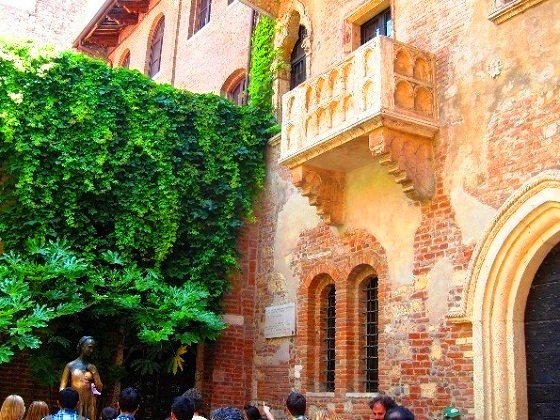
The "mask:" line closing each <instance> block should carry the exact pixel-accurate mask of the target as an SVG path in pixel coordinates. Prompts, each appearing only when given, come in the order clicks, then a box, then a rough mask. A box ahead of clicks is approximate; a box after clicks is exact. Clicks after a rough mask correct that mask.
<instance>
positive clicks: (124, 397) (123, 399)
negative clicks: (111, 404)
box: [119, 387, 142, 413]
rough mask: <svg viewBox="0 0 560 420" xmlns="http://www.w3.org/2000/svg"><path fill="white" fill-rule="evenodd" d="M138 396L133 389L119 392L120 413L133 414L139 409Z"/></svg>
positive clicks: (139, 399)
mask: <svg viewBox="0 0 560 420" xmlns="http://www.w3.org/2000/svg"><path fill="white" fill-rule="evenodd" d="M141 401H142V399H141V398H140V394H139V393H138V391H136V390H135V389H134V388H131V387H128V388H125V389H123V390H122V391H121V395H120V396H119V408H120V410H121V413H135V412H136V410H138V407H140V402H141Z"/></svg>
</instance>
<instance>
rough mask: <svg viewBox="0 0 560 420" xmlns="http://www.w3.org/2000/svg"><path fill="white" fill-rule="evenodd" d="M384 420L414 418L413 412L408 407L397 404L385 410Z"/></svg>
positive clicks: (411, 419) (410, 419)
mask: <svg viewBox="0 0 560 420" xmlns="http://www.w3.org/2000/svg"><path fill="white" fill-rule="evenodd" d="M384 420H414V414H412V411H410V410H409V409H408V408H406V407H403V406H398V407H395V408H391V409H390V410H389V411H387V414H385V419H384Z"/></svg>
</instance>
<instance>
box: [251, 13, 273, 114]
mask: <svg viewBox="0 0 560 420" xmlns="http://www.w3.org/2000/svg"><path fill="white" fill-rule="evenodd" d="M275 26H276V23H275V21H274V20H273V19H270V18H268V17H266V16H261V17H260V18H259V21H258V23H257V26H256V27H255V30H254V32H253V37H252V46H253V47H252V50H251V71H250V80H251V83H250V84H249V98H250V100H249V104H250V105H253V106H255V107H258V108H259V109H262V110H264V111H265V112H267V113H272V111H273V107H272V96H273V94H274V91H273V86H272V82H273V80H274V75H275V73H276V71H275V68H274V66H275V65H276V64H275V63H277V62H278V59H279V54H278V51H277V50H276V49H275V48H274V33H275Z"/></svg>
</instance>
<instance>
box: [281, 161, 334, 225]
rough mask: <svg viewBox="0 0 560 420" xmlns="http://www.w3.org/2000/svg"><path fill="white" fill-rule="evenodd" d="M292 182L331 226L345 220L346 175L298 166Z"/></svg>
mask: <svg viewBox="0 0 560 420" xmlns="http://www.w3.org/2000/svg"><path fill="white" fill-rule="evenodd" d="M292 182H293V183H294V185H295V186H296V187H298V188H300V190H301V193H302V195H303V196H304V197H307V198H308V199H309V203H310V204H311V205H312V206H315V207H317V213H318V214H319V216H321V218H322V219H323V220H324V221H325V223H327V224H329V225H340V224H342V222H343V220H344V193H343V190H344V174H343V173H340V172H336V171H329V170H325V169H323V170H321V169H317V168H307V167H305V166H303V165H302V166H297V167H295V168H293V169H292Z"/></svg>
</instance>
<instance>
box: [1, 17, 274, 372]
mask: <svg viewBox="0 0 560 420" xmlns="http://www.w3.org/2000/svg"><path fill="white" fill-rule="evenodd" d="M261 21H262V20H261ZM263 54H264V53H263ZM266 54H270V53H266ZM260 56H261V53H257V54H256V55H255V59H257V57H260ZM266 56H267V57H268V55H266ZM257 61H258V60H257ZM257 68H260V67H259V66H257ZM269 69H270V67H269ZM256 70H257V69H255V71H256ZM260 71H262V72H263V73H261V75H260V76H258V77H257V76H255V74H256V73H253V74H254V77H255V79H254V80H253V84H256V85H257V86H260V87H258V88H255V89H256V90H254V91H252V96H251V104H250V105H249V106H245V107H239V106H236V105H235V104H233V103H232V102H231V101H229V100H227V99H224V98H221V97H219V96H216V95H211V94H206V95H200V94H193V93H189V92H186V91H183V90H179V89H176V88H173V87H172V86H170V85H166V84H156V83H154V82H153V81H152V80H150V79H149V78H147V77H145V76H144V75H142V74H140V73H139V72H137V71H134V70H128V69H122V68H117V69H111V68H109V67H107V66H106V65H105V64H104V63H103V62H101V61H98V60H93V59H90V58H88V57H86V56H83V55H80V54H76V53H73V52H64V53H61V54H54V53H52V52H45V51H42V50H37V49H35V48H34V47H33V45H32V44H31V43H22V44H18V45H14V44H7V43H5V42H0V162H1V165H2V166H1V167H2V183H1V185H0V237H1V240H2V243H3V246H4V249H5V250H6V251H8V253H7V254H6V257H4V258H3V259H2V261H0V264H1V266H2V270H3V271H0V343H1V344H0V363H2V362H6V361H8V360H10V358H11V356H12V355H13V352H14V350H15V349H16V348H19V349H24V348H36V347H38V346H40V345H41V343H42V342H44V341H45V338H46V337H48V341H50V342H52V343H55V344H60V343H64V344H65V345H66V346H68V343H70V342H72V339H73V338H74V337H77V336H79V335H80V334H81V333H86V332H87V333H90V331H83V330H84V328H86V327H87V328H90V327H91V328H94V327H92V325H96V326H106V325H111V326H112V327H114V328H115V329H117V327H118V325H120V326H121V327H123V326H125V327H126V328H125V329H124V330H123V329H121V331H124V332H125V334H126V338H127V340H130V341H129V342H132V343H139V344H142V343H143V344H145V345H152V346H153V345H162V343H170V342H175V343H180V344H187V345H189V344H192V343H194V342H197V341H200V340H203V339H207V338H210V339H213V338H216V337H217V334H218V333H219V331H220V330H221V329H223V327H224V325H223V323H222V321H221V320H220V318H219V316H218V314H219V312H220V298H221V296H222V295H223V293H224V292H225V291H226V290H227V289H228V286H229V282H228V278H229V276H230V275H231V272H232V270H237V269H238V264H237V260H238V256H239V255H238V252H237V247H236V245H237V238H238V235H239V233H240V229H241V227H242V225H243V223H244V220H246V219H247V218H251V217H252V210H251V206H252V200H253V198H254V197H255V194H256V193H257V192H258V191H259V189H260V188H261V187H262V185H263V180H264V173H265V168H264V164H265V161H264V149H265V144H266V142H267V140H268V139H269V138H270V136H271V134H272V127H273V119H272V117H271V115H270V108H269V105H268V106H267V105H264V108H263V104H270V103H271V101H270V99H271V93H270V92H271V79H270V77H271V76H265V75H264V73H265V71H264V67H262V68H260ZM265 82H266V83H269V86H270V89H269V88H266V89H265V88H264V85H265ZM253 95H254V96H253ZM52 258H55V260H56V261H57V264H62V265H63V267H65V264H66V265H68V270H70V268H71V270H70V271H63V272H60V269H59V267H58V266H54V267H53V265H52V261H51V260H52ZM69 284H70V285H71V286H72V287H69ZM51 292H52V293H54V295H53V294H52V293H51ZM23 295H25V296H27V297H26V299H27V300H25V299H23V298H22V296H23ZM22 299H23V300H22ZM20 303H21V304H20ZM64 317H66V318H65V319H64V322H66V324H65V323H64V322H62V321H61V323H59V324H57V322H56V319H55V318H60V319H63V318H64ZM18 318H21V319H23V320H26V319H27V320H29V321H28V322H25V323H24V324H22V323H18V321H17V320H18ZM69 320H71V322H72V328H71V329H68V328H66V327H64V325H69V324H68V322H70V321H69ZM20 324H21V325H20ZM46 326H48V328H47V327H46ZM97 334H101V335H103V334H105V336H106V337H96V338H98V340H99V341H103V340H105V341H107V342H110V340H111V337H110V334H109V333H108V332H107V331H106V329H103V328H100V331H98V332H97Z"/></svg>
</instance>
